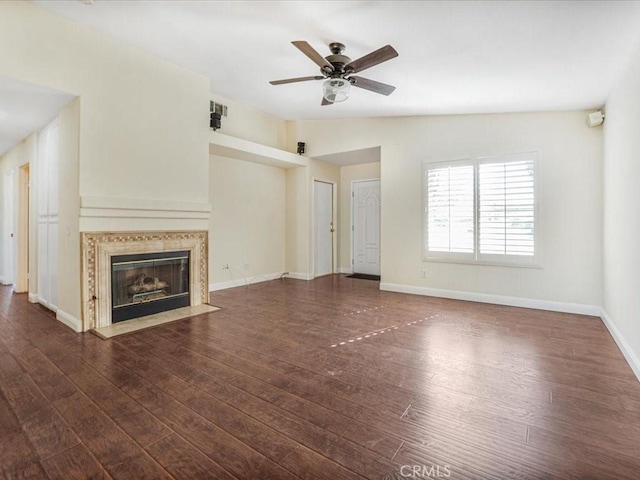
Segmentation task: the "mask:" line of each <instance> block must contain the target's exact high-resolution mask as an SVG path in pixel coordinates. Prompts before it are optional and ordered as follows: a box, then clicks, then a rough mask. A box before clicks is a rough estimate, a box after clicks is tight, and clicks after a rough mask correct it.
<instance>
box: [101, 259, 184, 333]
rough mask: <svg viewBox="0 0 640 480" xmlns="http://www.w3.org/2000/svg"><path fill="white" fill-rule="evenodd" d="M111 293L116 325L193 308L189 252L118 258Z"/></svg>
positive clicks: (113, 319) (112, 316)
mask: <svg viewBox="0 0 640 480" xmlns="http://www.w3.org/2000/svg"><path fill="white" fill-rule="evenodd" d="M111 290H112V291H111V298H112V311H111V322H112V323H115V322H121V321H123V320H129V319H132V318H137V317H142V316H145V315H151V314H154V313H159V312H163V311H167V310H173V309H175V308H180V307H186V306H189V304H190V296H189V252H188V251H185V252H161V253H150V254H140V255H119V256H114V257H112V258H111Z"/></svg>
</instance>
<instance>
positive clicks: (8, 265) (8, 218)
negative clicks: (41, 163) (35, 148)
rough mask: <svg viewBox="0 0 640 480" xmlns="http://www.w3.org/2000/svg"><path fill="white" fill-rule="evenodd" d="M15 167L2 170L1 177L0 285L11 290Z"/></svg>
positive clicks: (14, 247)
mask: <svg viewBox="0 0 640 480" xmlns="http://www.w3.org/2000/svg"><path fill="white" fill-rule="evenodd" d="M16 179H17V174H16V169H15V167H14V168H11V169H9V170H7V171H6V172H4V176H3V178H2V182H3V185H2V195H3V199H2V212H1V213H2V220H1V221H2V222H3V232H2V234H3V235H4V239H3V243H2V248H3V251H2V252H1V254H2V256H3V259H2V260H3V262H2V270H3V271H2V274H3V278H2V279H1V280H2V285H10V286H11V290H12V291H13V289H14V288H15V283H16V251H17V248H16V204H17V200H16V195H17V192H16V182H17V180H16Z"/></svg>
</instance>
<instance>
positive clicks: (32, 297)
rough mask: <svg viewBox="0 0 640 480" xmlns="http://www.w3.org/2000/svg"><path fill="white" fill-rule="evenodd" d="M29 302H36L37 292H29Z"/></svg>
mask: <svg viewBox="0 0 640 480" xmlns="http://www.w3.org/2000/svg"><path fill="white" fill-rule="evenodd" d="M28 299H29V303H38V294H37V293H31V292H29V297H28Z"/></svg>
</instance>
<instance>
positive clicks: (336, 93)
mask: <svg viewBox="0 0 640 480" xmlns="http://www.w3.org/2000/svg"><path fill="white" fill-rule="evenodd" d="M291 43H293V45H294V46H295V47H296V48H298V50H300V51H301V52H302V53H304V54H305V55H306V56H307V57H309V58H310V59H311V60H312V61H313V62H314V63H315V64H316V65H318V66H319V67H320V73H321V74H322V76H319V75H316V76H311V77H297V78H287V79H284V80H272V81H271V82H269V83H270V84H271V85H284V84H286V83H294V82H306V81H308V80H324V82H323V83H322V103H321V105H332V104H334V103H338V102H344V101H345V100H346V99H348V98H349V93H350V90H351V85H353V86H355V87H359V88H363V89H365V90H369V91H371V92H375V93H379V94H381V95H390V94H391V93H392V92H393V91H394V90H395V89H396V87H394V86H392V85H387V84H385V83H381V82H377V81H375V80H370V79H368V78H364V77H356V76H353V74H354V73H358V72H361V71H362V70H365V69H367V68H371V67H373V66H375V65H378V64H380V63H382V62H386V61H387V60H391V59H392V58H395V57H397V56H398V52H396V51H395V49H394V48H393V47H392V46H391V45H386V46H384V47H382V48H379V49H378V50H375V51H373V52H371V53H369V54H368V55H365V56H364V57H361V58H358V59H357V60H353V61H352V60H351V58H349V57H347V56H346V55H343V52H344V50H345V46H344V45H343V44H342V43H338V42H333V43H330V44H329V49H330V50H331V55H329V56H327V57H323V56H322V55H320V54H319V53H318V52H317V51H316V50H315V49H314V48H313V47H312V46H311V45H309V43H307V42H305V41H302V40H298V41H294V42H291Z"/></svg>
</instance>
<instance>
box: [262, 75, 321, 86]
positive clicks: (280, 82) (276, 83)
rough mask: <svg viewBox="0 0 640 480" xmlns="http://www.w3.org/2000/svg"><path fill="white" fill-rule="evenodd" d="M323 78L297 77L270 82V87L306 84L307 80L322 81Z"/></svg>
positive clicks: (317, 76)
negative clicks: (298, 83) (296, 83)
mask: <svg viewBox="0 0 640 480" xmlns="http://www.w3.org/2000/svg"><path fill="white" fill-rule="evenodd" d="M323 79H324V77H322V76H320V75H316V76H314V77H298V78H285V79H284V80H271V81H270V82H269V83H270V84H271V85H284V84H285V83H295V82H306V81H307V80H323Z"/></svg>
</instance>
